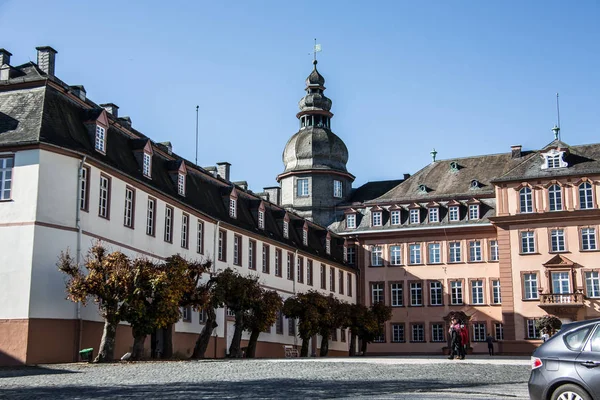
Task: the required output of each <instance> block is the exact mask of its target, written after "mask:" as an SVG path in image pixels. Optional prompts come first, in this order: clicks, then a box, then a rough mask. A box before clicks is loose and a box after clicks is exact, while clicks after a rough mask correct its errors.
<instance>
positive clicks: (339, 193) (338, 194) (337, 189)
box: [333, 179, 343, 199]
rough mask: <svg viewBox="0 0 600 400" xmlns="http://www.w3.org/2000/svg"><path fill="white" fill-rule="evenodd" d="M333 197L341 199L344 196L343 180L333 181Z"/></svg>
mask: <svg viewBox="0 0 600 400" xmlns="http://www.w3.org/2000/svg"><path fill="white" fill-rule="evenodd" d="M333 197H335V198H336V199H341V198H342V197H343V186H342V181H338V180H335V179H334V181H333Z"/></svg>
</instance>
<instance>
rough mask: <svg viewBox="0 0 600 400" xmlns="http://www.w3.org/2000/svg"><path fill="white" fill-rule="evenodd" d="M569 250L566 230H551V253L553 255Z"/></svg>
mask: <svg viewBox="0 0 600 400" xmlns="http://www.w3.org/2000/svg"><path fill="white" fill-rule="evenodd" d="M566 250H567V246H566V243H565V230H564V229H551V230H550V251H551V252H553V253H560V252H564V251H566Z"/></svg>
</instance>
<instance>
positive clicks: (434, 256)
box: [427, 243, 442, 264]
mask: <svg viewBox="0 0 600 400" xmlns="http://www.w3.org/2000/svg"><path fill="white" fill-rule="evenodd" d="M427 254H428V257H429V259H428V260H427V261H428V263H429V264H440V263H441V262H442V245H441V244H440V243H429V244H427Z"/></svg>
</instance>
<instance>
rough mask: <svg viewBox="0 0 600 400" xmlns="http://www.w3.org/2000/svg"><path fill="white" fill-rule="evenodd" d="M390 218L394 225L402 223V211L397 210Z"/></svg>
mask: <svg viewBox="0 0 600 400" xmlns="http://www.w3.org/2000/svg"><path fill="white" fill-rule="evenodd" d="M390 218H391V220H392V225H400V211H399V210H395V211H392V212H391V214H390Z"/></svg>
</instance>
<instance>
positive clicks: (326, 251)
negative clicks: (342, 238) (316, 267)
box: [325, 238, 331, 254]
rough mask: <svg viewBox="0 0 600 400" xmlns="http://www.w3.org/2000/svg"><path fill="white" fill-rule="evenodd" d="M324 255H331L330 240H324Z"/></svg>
mask: <svg viewBox="0 0 600 400" xmlns="http://www.w3.org/2000/svg"><path fill="white" fill-rule="evenodd" d="M325 253H326V254H331V239H329V238H325Z"/></svg>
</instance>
